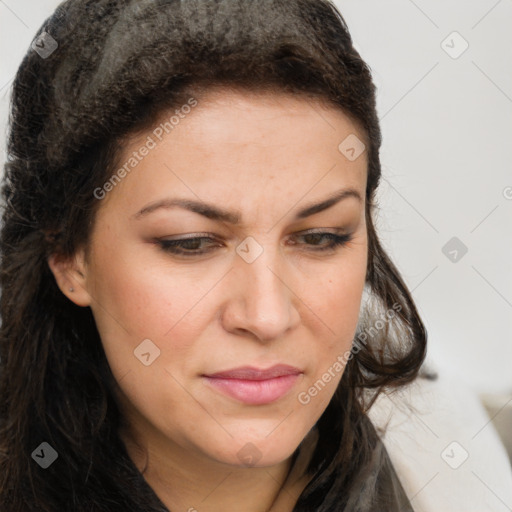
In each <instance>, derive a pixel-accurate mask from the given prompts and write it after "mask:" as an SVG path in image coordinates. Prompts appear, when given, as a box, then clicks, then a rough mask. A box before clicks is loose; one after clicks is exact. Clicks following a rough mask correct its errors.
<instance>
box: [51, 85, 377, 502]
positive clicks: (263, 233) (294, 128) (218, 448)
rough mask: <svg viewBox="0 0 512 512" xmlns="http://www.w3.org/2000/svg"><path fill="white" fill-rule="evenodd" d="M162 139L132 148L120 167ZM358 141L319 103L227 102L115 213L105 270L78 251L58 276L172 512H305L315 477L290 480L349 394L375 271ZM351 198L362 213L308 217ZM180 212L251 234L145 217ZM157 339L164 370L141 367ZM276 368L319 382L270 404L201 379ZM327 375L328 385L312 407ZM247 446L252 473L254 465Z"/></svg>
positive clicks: (117, 195)
mask: <svg viewBox="0 0 512 512" xmlns="http://www.w3.org/2000/svg"><path fill="white" fill-rule="evenodd" d="M172 114H173V113H170V114H166V115H164V116H163V119H164V118H165V119H168V118H169V117H170V116H171V115H172ZM152 131H153V130H152V129H149V130H148V131H147V132H144V133H142V134H138V135H134V136H133V137H131V138H130V139H129V140H128V141H127V143H126V146H125V149H124V154H123V155H122V158H121V161H122V163H123V162H125V161H126V160H127V159H128V158H129V157H130V155H132V153H133V151H136V150H138V149H139V148H140V147H141V146H142V145H143V144H144V142H145V141H146V140H147V136H148V135H150V136H151V135H152ZM350 134H355V135H356V136H357V137H358V138H359V139H361V140H364V134H363V133H362V131H361V130H359V128H358V127H357V126H356V124H354V122H353V121H351V120H350V118H349V117H347V116H346V115H345V114H344V113H343V112H341V111H340V110H338V109H335V108H332V107H327V106H323V105H321V104H320V103H318V102H316V101H313V100H309V99H308V100H307V99H303V98H299V97H297V96H289V95H285V94H277V93H276V94H272V95H271V94H270V93H266V94H259V95H256V94H252V93H251V94H249V93H247V92H245V93H242V92H235V91H232V90H230V91H229V92H228V91H227V90H222V89H220V90H212V91H210V92H209V93H208V94H207V95H206V96H205V97H203V98H201V99H200V100H199V103H198V105H197V106H196V107H195V108H194V109H193V110H192V111H191V113H190V114H188V115H187V116H185V117H184V118H183V119H181V120H180V122H179V125H177V126H176V127H175V128H174V129H173V130H172V131H170V132H169V134H165V135H164V137H163V139H162V141H161V142H159V143H158V144H157V147H155V148H154V149H152V150H151V151H150V152H149V154H147V156H145V157H144V158H143V159H142V160H141V161H140V163H138V165H137V166H136V167H135V168H134V169H133V170H132V171H131V172H130V173H129V174H128V175H127V176H126V177H124V178H123V179H122V181H121V182H120V183H119V184H117V185H116V186H115V187H114V188H113V190H111V191H110V192H108V194H107V196H106V197H105V198H104V199H102V200H101V205H100V208H99V210H98V213H97V217H96V219H95V223H94V226H93V230H92V233H91V240H90V244H91V245H90V251H91V252H90V257H89V258H88V259H86V257H85V254H84V252H83V250H82V249H80V250H79V251H77V253H76V255H75V257H74V258H73V259H72V260H62V259H59V258H58V256H56V255H53V256H51V257H50V258H49V260H48V264H49V266H50V268H51V270H52V272H53V273H54V275H55V278H56V281H57V283H58V285H59V287H60V288H61V290H62V292H63V293H64V294H65V295H66V296H67V297H68V298H69V299H70V300H71V301H73V302H74V303H75V304H77V305H79V306H83V307H90V308H91V310H92V312H93V315H94V318H95V321H96V323H97V327H98V331H99V333H100V336H101V339H102V343H103V346H104V349H105V353H106V356H107V359H108V362H109V364H110V367H111V369H112V372H113V374H114V376H115V378H116V380H117V382H118V384H119V396H118V402H119V404H120V407H121V410H122V411H123V417H124V419H125V422H126V427H124V428H123V429H121V431H120V436H121V437H122V439H123V440H124V441H125V444H126V446H127V449H128V451H129V454H130V456H131V458H132V459H133V460H134V462H135V464H136V465H137V467H138V468H139V469H140V470H141V471H142V470H143V469H144V467H145V466H147V467H146V468H145V470H144V473H143V474H144V477H145V479H146V480H147V481H148V483H149V484H150V485H151V486H152V488H153V489H154V490H155V492H156V493H157V495H158V496H159V497H160V499H161V500H162V501H163V502H164V503H165V504H166V506H167V507H168V508H169V509H171V510H173V511H174V510H184V511H189V512H193V511H195V510H197V511H198V512H216V511H225V510H244V511H246V512H263V511H268V510H272V511H273V512H275V511H282V512H284V511H291V510H292V509H293V506H294V503H295V501H296V499H297V498H298V496H299V495H300V493H301V491H302V489H303V488H304V486H305V485H306V484H307V482H308V477H307V476H304V475H303V474H301V473H300V471H298V472H297V471H296V472H295V473H293V474H291V475H290V477H289V478H288V480H287V479H286V477H287V475H288V471H289V469H290V460H289V459H290V456H291V455H292V453H293V452H294V451H295V449H296V448H297V446H298V445H299V444H300V443H301V442H302V441H303V440H305V441H304V445H305V447H306V448H307V447H309V448H311V449H312V447H314V440H312V439H313V436H314V434H313V433H314V432H315V431H314V430H313V431H312V430H311V429H312V427H313V426H314V424H315V423H316V421H317V420H318V418H319V417H320V416H321V414H322V413H323V411H324V410H325V408H326V407H327V405H328V403H329V401H330V399H331V397H332V395H333V393H334V391H335V389H336V386H337V384H338V382H339V380H340V379H341V376H342V373H343V369H342V370H341V371H337V372H336V371H334V372H333V370H332V367H333V364H334V363H335V361H336V360H337V358H338V356H340V355H342V354H344V353H346V352H347V351H348V350H350V347H351V345H352V340H353V336H354V334H355V329H356V326H357V321H358V315H359V308H360V304H361V298H362V293H363V287H364V281H365V274H366V266H367V247H368V246H367V231H366V222H365V214H364V212H365V204H364V200H365V199H364V198H365V189H366V179H367V160H366V152H363V154H362V155H361V156H360V157H359V158H357V159H356V160H354V161H350V160H349V159H347V158H346V157H345V156H344V155H343V154H342V153H341V152H340V151H339V150H338V145H339V144H340V143H341V142H342V141H343V140H344V139H345V138H346V137H347V136H348V135H350ZM153 138H154V137H153ZM122 163H121V165H122ZM347 188H352V189H354V190H356V191H357V192H358V193H359V194H360V196H361V198H362V199H361V200H358V199H357V198H355V197H352V196H349V197H347V198H345V199H343V200H341V201H339V202H338V203H337V204H335V205H333V206H331V207H330V208H328V209H326V210H324V211H321V212H319V213H315V214H314V215H311V216H309V217H307V218H304V219H299V220H296V219H294V216H295V213H296V212H297V211H298V210H299V209H301V208H303V207H305V206H306V205H309V204H311V203H319V202H321V201H323V200H324V199H326V198H327V197H328V196H330V195H331V194H333V193H334V192H336V191H338V190H341V189H347ZM166 197H180V198H188V199H192V200H202V201H206V202H208V203H210V204H213V205H216V206H218V207H222V208H225V209H228V210H230V211H231V210H232V211H238V212H239V214H240V215H241V224H240V225H231V224H229V223H227V222H220V221H216V220H212V219H208V218H206V217H204V216H202V215H200V214H198V213H194V212H191V211H188V210H185V209H182V208H179V207H173V208H159V209H156V210H154V211H153V212H152V213H149V214H147V215H144V216H142V217H140V218H139V219H135V218H134V214H136V213H137V212H138V211H139V210H141V209H142V208H143V207H144V206H146V205H147V204H149V203H152V202H154V201H156V200H159V199H162V198H166ZM318 229H320V230H321V231H327V232H331V233H333V232H336V230H339V231H342V232H344V233H350V234H352V237H353V238H352V240H351V241H349V242H347V243H346V244H345V245H344V246H340V247H336V248H334V249H328V250H326V251H324V252H320V251H319V250H318V249H319V248H322V247H327V246H328V245H329V243H330V239H329V238H326V237H315V236H313V237H311V236H309V237H308V236H305V234H304V233H303V232H304V231H307V230H318ZM205 233H206V234H208V235H209V236H211V237H212V238H213V239H214V241H213V242H211V241H204V242H203V245H200V244H199V243H198V244H197V245H195V246H194V245H193V244H192V245H189V246H188V247H189V250H191V249H199V250H201V249H205V248H206V249H207V248H209V247H210V248H212V250H211V252H209V253H206V254H205V255H199V256H189V257H187V256H179V255H173V254H172V253H170V252H166V251H165V250H163V249H162V248H161V246H159V245H158V244H157V243H155V241H154V240H155V239H157V238H166V239H170V238H171V237H174V238H179V237H180V236H181V237H182V236H183V235H187V234H190V235H193V234H196V235H197V236H205ZM249 236H250V237H253V238H254V239H255V240H256V241H257V243H258V244H259V246H260V247H261V248H262V249H263V252H262V253H261V254H260V255H259V256H258V257H257V258H256V259H255V260H254V261H253V262H252V263H248V262H247V261H245V260H244V259H243V258H242V257H241V256H240V255H239V254H238V253H237V251H236V248H237V247H238V246H239V245H240V244H242V242H243V241H244V240H245V239H246V237H249ZM293 242H295V243H293ZM242 246H243V244H242ZM250 250H251V251H253V250H254V248H251V249H250ZM251 254H254V253H251ZM70 287H73V289H74V291H72V292H71V291H70V290H69V288H70ZM144 339H150V340H151V341H152V342H153V343H154V344H155V345H156V346H157V347H158V349H159V350H160V355H159V357H157V358H156V359H154V361H153V362H152V363H151V364H149V365H148V366H146V365H144V364H142V363H141V361H140V360H139V359H138V358H137V357H135V356H134V350H136V348H137V347H138V346H139V345H140V343H141V342H142V341H143V340H144ZM151 357H152V356H151ZM278 363H284V364H288V365H292V366H295V367H297V368H299V369H300V370H301V371H302V372H303V373H302V375H301V376H300V377H299V378H298V380H297V382H296V383H295V385H294V386H293V388H292V389H291V390H290V391H289V392H288V393H287V394H286V395H284V396H283V397H281V398H280V399H278V400H277V401H275V402H272V403H269V404H264V405H249V404H245V403H243V402H240V401H238V400H236V399H233V398H231V397H228V396H226V395H224V394H223V393H221V392H219V391H217V390H216V389H214V388H213V387H211V386H210V385H208V383H207V382H205V380H204V378H203V377H202V375H203V374H205V373H213V372H218V371H222V370H227V369H232V368H236V367H240V366H245V365H250V366H255V367H258V368H269V367H271V366H273V365H274V364H278ZM329 368H331V379H330V381H329V382H327V383H324V387H323V389H322V390H321V391H318V393H317V394H316V396H314V397H311V400H310V401H309V403H308V404H306V405H304V404H303V403H301V402H300V401H299V400H298V396H299V393H301V392H303V393H304V392H307V390H308V389H309V388H311V387H312V386H313V385H314V383H315V382H317V381H318V380H319V379H321V378H322V375H323V374H324V373H325V372H327V371H328V369H329ZM332 374H334V377H332ZM308 433H310V434H309V436H308ZM248 443H252V445H249V448H247V446H246V445H247V444H248ZM244 447H245V450H246V451H247V450H249V452H250V453H251V454H252V455H253V456H254V457H253V461H252V462H251V463H246V462H244V461H243V460H242V459H241V458H240V456H239V455H238V452H239V451H240V450H243V449H244ZM146 450H147V453H148V454H149V457H148V458H146V456H145V453H146ZM251 450H252V451H251ZM306 451H307V450H306ZM306 451H305V452H304V453H306ZM243 453H244V452H243ZM308 453H310V452H308ZM303 456H304V457H306V458H305V459H304V460H303V461H306V462H307V457H308V456H307V455H303ZM301 460H302V459H301Z"/></svg>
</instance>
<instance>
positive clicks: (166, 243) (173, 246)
mask: <svg viewBox="0 0 512 512" xmlns="http://www.w3.org/2000/svg"><path fill="white" fill-rule="evenodd" d="M311 235H318V236H320V238H322V237H327V238H330V239H331V242H330V243H329V244H328V245H326V246H323V247H321V248H319V249H311V250H312V251H313V252H326V251H331V250H333V249H336V248H337V247H343V246H345V245H346V244H347V243H349V242H350V241H351V240H352V239H353V234H345V235H336V234H334V233H329V232H309V233H304V234H303V235H300V236H301V237H306V236H311ZM200 240H211V241H214V239H213V238H211V237H209V236H202V237H199V236H198V237H193V238H180V239H177V240H156V242H157V243H158V244H159V245H160V247H161V248H162V250H163V251H165V252H170V253H172V254H176V255H181V256H186V257H193V256H201V255H203V254H207V253H209V252H211V251H212V250H213V248H210V249H207V250H202V251H200V250H184V249H183V245H184V244H186V243H189V242H197V241H200ZM309 245H313V246H315V245H314V244H309Z"/></svg>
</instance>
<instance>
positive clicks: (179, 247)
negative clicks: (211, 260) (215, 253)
mask: <svg viewBox="0 0 512 512" xmlns="http://www.w3.org/2000/svg"><path fill="white" fill-rule="evenodd" d="M205 241H206V242H208V241H209V242H216V241H215V240H214V239H213V238H212V237H209V236H195V237H191V238H179V239H176V240H162V239H159V240H156V242H158V244H159V245H160V247H161V248H162V249H163V250H164V251H166V252H170V253H172V254H180V255H184V256H196V255H201V254H206V253H208V252H210V251H211V250H212V248H211V247H210V248H207V249H204V248H203V249H201V247H204V245H203V242H205ZM217 245H219V244H218V243H217Z"/></svg>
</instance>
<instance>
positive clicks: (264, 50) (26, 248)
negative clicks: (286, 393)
mask: <svg viewBox="0 0 512 512" xmlns="http://www.w3.org/2000/svg"><path fill="white" fill-rule="evenodd" d="M34 41H37V42H38V47H39V48H43V49H44V50H45V51H46V53H45V52H42V51H39V52H38V51H36V50H35V49H29V50H28V52H27V54H26V55H25V57H24V59H23V61H22V63H21V65H20V66H19V69H18V71H17V74H16V77H15V80H14V83H13V88H12V98H11V105H10V111H11V115H10V123H9V138H8V148H7V149H8V151H7V160H6V162H5V165H4V175H3V177H2V188H1V197H2V226H1V233H0V243H1V262H0V286H1V299H0V315H1V319H2V324H1V328H0V357H1V361H0V365H1V366H0V467H1V468H2V469H1V471H0V506H1V509H2V511H4V512H27V511H36V510H37V511H45V512H57V511H59V512H61V511H62V510H65V511H71V510H72V511H77V512H82V511H83V512H86V511H88V512H90V511H98V512H106V511H108V512H114V511H123V512H126V511H130V512H142V511H145V512H156V511H160V512H162V511H166V510H167V509H166V508H165V507H164V506H163V504H162V503H161V502H160V501H159V500H158V498H157V497H156V495H155V494H154V493H153V492H152V489H151V488H150V487H149V485H147V484H146V483H145V482H144V481H143V480H142V479H141V478H140V473H138V471H137V469H136V468H135V466H134V464H133V462H132V461H131V460H130V458H129V456H128V454H127V451H126V449H125V446H124V444H123V443H122V442H121V440H120V438H119V435H118V430H119V427H120V425H121V422H122V418H121V415H120V410H119V408H118V406H117V404H116V401H115V400H114V397H115V389H116V385H117V383H116V381H115V379H114V377H113V375H112V373H111V371H110V368H109V365H108V362H107V359H106V356H105V353H104V351H103V348H102V343H101V339H100V336H99V334H98V331H97V328H96V325H95V322H94V318H93V316H92V313H91V310H90V308H82V307H79V306H77V305H75V304H74V303H72V302H71V301H70V300H68V299H67V298H66V297H65V296H64V294H62V292H61V291H60V289H59V288H58V286H57V284H56V282H55V279H54V276H53V274H52V273H51V271H50V269H49V266H48V263H47V258H48V257H49V255H51V254H58V255H61V256H62V257H70V256H72V255H73V254H74V253H75V252H76V250H77V249H78V248H79V247H86V248H87V247H88V242H89V236H90V233H91V229H92V226H93V223H94V219H95V213H96V211H97V208H98V205H99V201H98V199H97V198H96V197H95V195H94V193H93V191H94V190H95V189H97V187H101V186H102V185H103V184H104V183H105V182H106V181H107V180H108V179H109V178H110V177H111V176H112V175H113V173H114V170H115V169H116V168H117V163H118V162H117V159H118V155H119V152H120V149H121V148H122V141H123V140H124V137H126V136H128V135H129V134H130V133H134V132H135V131H137V130H142V129H143V128H144V127H147V126H150V125H151V124H152V123H154V122H155V120H157V119H158V118H159V115H160V114H161V113H162V112H164V111H166V110H168V109H174V108H176V107H179V106H180V105H183V104H184V103H186V101H187V99H188V98H190V97H191V96H193V97H196V98H199V99H200V97H201V93H205V94H206V93H207V92H208V89H209V88H210V87H214V86H222V87H226V88H228V89H229V88H237V89H242V90H245V91H248V92H258V91H260V92H261V91H263V92H286V93H289V94H292V95H300V96H302V97H304V98H306V99H316V100H321V101H324V102H325V103H326V104H328V105H330V106H331V107H333V108H337V109H340V110H342V111H343V112H344V113H345V114H346V115H348V116H350V117H351V118H352V119H353V120H354V121H355V122H356V123H358V125H359V126H360V127H361V128H362V131H363V133H364V134H365V137H366V140H365V143H366V149H367V156H368V180H367V189H366V212H365V215H366V221H367V229H368V241H369V242H368V268H367V273H366V283H365V288H366V290H367V292H368V297H369V298H370V300H368V301H366V302H365V303H364V304H363V303H362V310H361V317H360V322H359V324H358V327H357V334H356V339H357V340H358V343H357V349H358V350H357V352H356V351H355V350H354V353H353V354H351V356H353V357H350V360H349V361H348V364H347V366H346V368H345V371H344V373H343V376H342V379H341V382H340V384H339V386H338V388H337V390H336V392H335V394H334V396H333V398H332V400H331V401H330V403H329V405H328V407H327V408H326V410H325V412H324V413H323V415H322V416H321V417H320V419H319V421H318V422H317V425H316V428H317V431H318V443H317V445H316V447H315V450H314V453H313V456H312V459H311V461H310V463H309V466H308V472H309V473H310V474H311V475H312V478H311V480H310V482H309V484H308V485H307V487H306V488H305V489H304V491H303V492H302V494H301V496H300V497H299V499H298V501H297V503H296V505H295V508H294V511H295V512H306V511H307V512H311V511H312V510H315V511H318V512H330V511H337V510H348V509H349V504H350V503H352V502H353V499H354V498H353V496H354V493H355V492H356V490H357V489H358V487H357V485H358V481H360V479H361V475H364V474H367V472H368V470H369V469H370V468H371V464H372V460H373V459H372V457H373V455H374V452H375V449H376V447H377V446H379V436H378V434H377V432H376V430H375V428H374V427H373V425H372V424H371V423H370V421H369V419H368V416H367V411H368V409H369V407H370V406H371V404H372V403H373V402H374V400H375V399H376V397H377V396H378V394H379V393H381V392H382V391H384V390H387V389H392V388H397V387H399V386H402V385H404V384H407V383H409V382H412V381H413V380H414V379H415V378H416V377H417V375H418V374H419V371H420V367H421V366H422V363H423V361H424V358H425V351H426V342H427V333H426V330H425V328H424V325H423V323H422V320H421V318H420V316H419V314H418V312H417V309H416V307H415V304H414V301H413V298H412V296H411V293H410V292H409V290H408V289H407V286H406V285H405V283H404V281H403V280H402V278H401V276H400V274H399V271H398V270H397V268H396V267H395V266H394V264H393V263H392V261H391V260H390V258H389V257H388V255H387V254H386V252H385V250H384V249H383V247H382V245H381V243H380V242H379V238H378V236H377V233H376V230H375V228H374V224H373V221H372V216H373V215H374V209H375V203H374V198H375V192H376V189H377V187H378V184H379V180H380V176H381V168H380V161H379V148H380V145H381V132H380V128H379V120H378V116H377V112H376V101H375V86H374V84H373V81H372V77H371V72H370V69H369V67H368V66H367V65H366V63H365V62H364V61H363V60H362V59H361V57H360V55H359V54H358V52H357V51H356V50H355V49H354V47H353V44H352V39H351V36H350V34H349V31H348V28H347V26H346V23H345V21H344V19H343V17H342V16H341V14H340V13H339V12H338V10H337V9H336V8H335V6H334V5H333V4H331V3H330V2H329V1H328V0H182V1H178V0H67V1H65V2H63V3H62V4H61V5H60V6H59V7H58V8H57V10H56V11H55V12H54V14H53V15H52V16H51V17H49V18H48V19H47V20H46V21H45V22H44V24H43V25H42V26H41V27H40V29H39V31H38V33H37V37H35V38H34ZM56 44H57V45H58V46H57V47H55V46H56ZM198 93H199V95H198ZM390 311H393V312H394V314H393V316H392V317H390V315H389V314H388V313H389V312H390ZM383 315H387V319H386V321H385V322H384V326H383V327H382V328H376V324H377V322H378V319H380V318H382V316H383ZM372 328H373V331H372ZM369 332H370V333H371V334H370V335H369V336H368V333H369ZM41 442H48V443H49V444H50V445H51V446H53V447H56V448H57V451H58V459H57V460H56V461H55V463H54V464H52V465H51V467H49V468H48V469H46V470H43V469H42V468H40V467H39V466H38V465H37V464H36V463H35V462H34V460H33V458H32V454H33V452H34V450H35V449H36V448H37V447H38V446H39V445H40V443H41ZM299 449H300V446H299V447H298V448H297V450H296V452H295V453H294V460H295V457H296V455H297V453H298V451H299ZM381 467H384V464H381ZM365 471H366V473H365ZM351 496H352V498H351ZM350 500H352V501H350ZM355 509H356V508H354V510H355ZM392 509H393V508H392V506H390V507H389V510H392ZM350 510H352V509H350ZM357 510H363V508H360V509H357ZM364 510H367V509H364ZM368 510H369V509H368ZM372 510H373V509H372ZM382 510H384V508H382ZM386 510H388V509H387V508H386ZM394 510H396V509H394Z"/></svg>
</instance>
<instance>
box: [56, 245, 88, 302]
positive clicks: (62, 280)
mask: <svg viewBox="0 0 512 512" xmlns="http://www.w3.org/2000/svg"><path fill="white" fill-rule="evenodd" d="M47 261H48V266H49V267H50V270H51V271H52V273H53V275H54V277H55V281H56V283H57V286H58V287H59V288H60V291H61V292H62V293H63V294H64V295H65V296H66V297H67V298H68V299H69V300H70V301H71V302H74V303H75V304H76V305H77V306H83V307H85V306H90V304H91V297H90V295H89V292H88V290H87V278H86V276H87V273H86V271H85V268H84V265H83V256H82V253H81V252H80V253H79V254H76V255H75V256H74V257H72V258H64V257H62V256H60V255H58V254H51V255H50V256H49V257H48V259H47Z"/></svg>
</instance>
